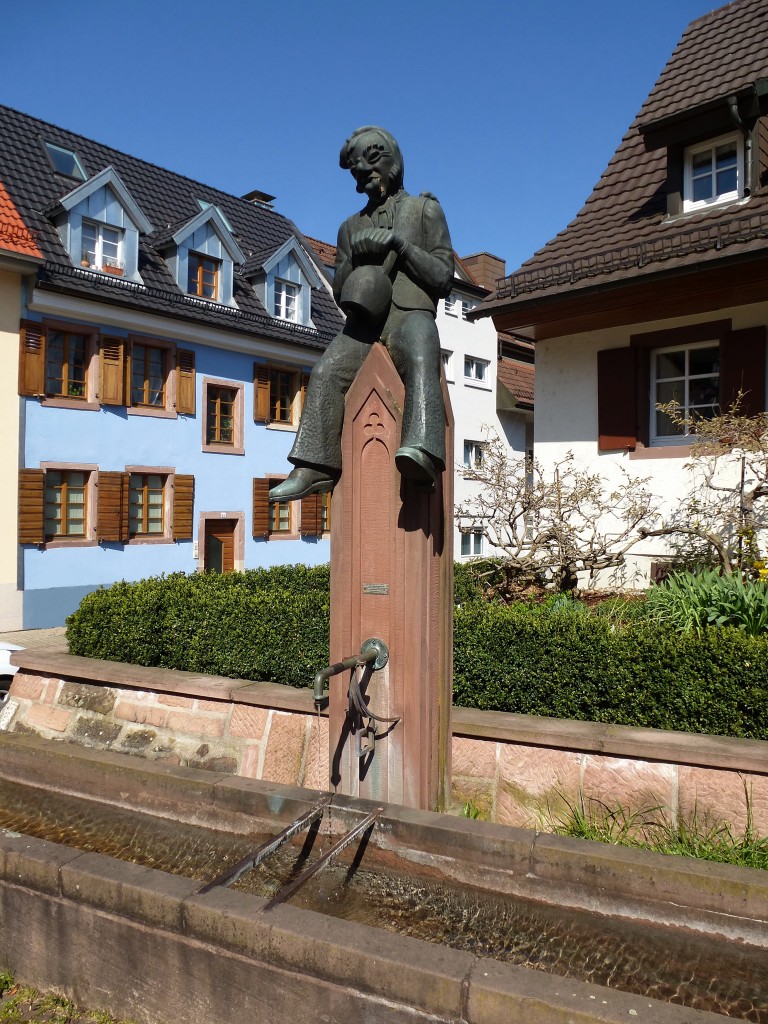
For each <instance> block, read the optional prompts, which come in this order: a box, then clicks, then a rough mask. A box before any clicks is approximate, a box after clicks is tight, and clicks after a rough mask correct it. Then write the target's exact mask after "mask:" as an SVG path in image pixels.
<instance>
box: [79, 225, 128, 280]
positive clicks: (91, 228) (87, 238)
mask: <svg viewBox="0 0 768 1024" xmlns="http://www.w3.org/2000/svg"><path fill="white" fill-rule="evenodd" d="M123 234H124V233H123V231H122V229H121V228H115V227H111V226H110V225H108V224H98V223H96V222H95V221H88V220H83V222H82V226H81V232H80V244H81V246H82V255H81V259H80V266H81V267H90V268H91V269H93V270H102V271H104V272H106V273H109V274H117V275H122V273H123V269H124V263H123Z"/></svg>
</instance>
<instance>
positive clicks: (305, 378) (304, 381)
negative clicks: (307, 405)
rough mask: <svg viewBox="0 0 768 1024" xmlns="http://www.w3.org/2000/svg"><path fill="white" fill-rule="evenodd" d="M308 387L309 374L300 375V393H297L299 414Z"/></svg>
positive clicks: (302, 407)
mask: <svg viewBox="0 0 768 1024" xmlns="http://www.w3.org/2000/svg"><path fill="white" fill-rule="evenodd" d="M308 386H309V374H308V373H302V375H301V388H300V391H299V396H300V400H299V413H301V412H302V411H303V409H304V402H305V401H306V399H307V388H308Z"/></svg>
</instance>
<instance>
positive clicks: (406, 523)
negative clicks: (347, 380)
mask: <svg viewBox="0 0 768 1024" xmlns="http://www.w3.org/2000/svg"><path fill="white" fill-rule="evenodd" d="M443 394H444V398H445V407H446V410H447V419H448V422H447V423H446V456H447V457H446V462H447V469H446V471H445V472H444V473H443V474H442V475H441V477H440V479H439V481H438V484H437V488H436V490H435V492H434V493H433V494H430V493H428V492H427V491H425V490H424V489H420V488H418V487H415V486H414V485H413V484H412V483H409V482H407V481H404V480H402V479H401V477H400V475H399V473H398V472H397V469H396V467H395V460H394V456H395V452H396V451H397V448H398V447H399V443H400V430H401V421H402V408H403V399H404V389H403V384H402V381H401V380H400V377H399V376H398V374H397V372H396V370H395V368H394V366H393V364H392V361H391V359H390V357H389V354H388V352H387V351H386V349H385V348H384V346H382V345H379V344H377V345H375V346H374V347H373V350H372V351H371V354H370V356H369V357H368V359H367V360H366V362H365V365H364V366H363V368H362V370H361V371H360V373H359V374H358V375H357V378H356V380H355V382H354V384H353V385H352V387H351V388H350V390H349V392H348V394H347V399H346V407H345V421H344V432H343V435H342V450H343V460H344V471H343V475H342V478H341V480H340V482H339V484H338V485H337V487H336V489H335V491H334V495H333V501H332V506H331V652H330V653H331V662H338V661H341V660H342V659H344V658H347V657H349V656H350V655H353V654H357V653H359V651H360V648H361V645H362V644H363V643H364V641H366V640H368V639H371V638H376V639H379V640H382V641H383V642H384V644H386V646H387V648H388V649H389V661H388V663H387V665H386V667H385V668H383V669H381V670H379V671H373V672H371V670H370V669H369V668H367V667H366V668H363V669H355V670H354V672H353V673H352V674H351V675H341V676H336V677H333V678H332V679H331V681H330V774H331V788H333V789H336V790H337V791H339V792H341V793H345V794H348V795H353V796H361V797H366V798H370V799H372V800H384V801H389V802H392V803H399V804H405V805H406V806H408V807H415V808H421V809H429V810H439V809H442V808H443V807H444V806H445V805H446V803H447V800H448V796H449V789H450V738H451V731H450V726H451V720H450V716H451V697H452V689H453V544H452V538H453V529H452V523H453V420H452V416H451V412H450V402H449V399H448V395H447V392H446V389H445V385H443ZM355 677H356V678H357V680H358V682H359V684H360V689H361V692H362V694H363V696H364V702H365V703H367V704H368V705H369V706H370V709H371V710H372V711H373V712H374V713H375V714H376V715H378V716H380V717H382V718H398V719H399V721H398V722H397V723H396V724H393V725H387V724H385V723H376V724H375V728H376V735H375V738H374V737H372V735H371V732H370V730H369V731H367V732H366V731H365V730H364V729H362V728H361V727H362V726H364V725H365V722H364V720H361V719H360V717H359V715H358V714H357V713H350V710H349V700H348V691H349V685H350V682H351V680H352V678H355ZM370 746H372V749H369V750H367V751H365V749H364V748H365V747H370ZM361 747H362V748H363V750H364V752H363V754H362V756H358V754H359V753H360V750H361Z"/></svg>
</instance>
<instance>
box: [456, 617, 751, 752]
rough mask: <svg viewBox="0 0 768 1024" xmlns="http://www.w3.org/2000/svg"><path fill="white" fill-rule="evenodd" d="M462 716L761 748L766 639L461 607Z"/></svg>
mask: <svg viewBox="0 0 768 1024" xmlns="http://www.w3.org/2000/svg"><path fill="white" fill-rule="evenodd" d="M454 701H455V703H457V704H460V705H462V706H464V707H475V708H485V709H488V710H493V711H513V712H517V713H519V714H530V715H546V716H549V717H556V718H571V719H577V720H581V721H593V722H608V723H612V724H615V725H634V726H643V727H647V728H653V729H678V730H681V731H683V732H695V733H714V734H719V735H726V736H741V737H750V738H752V739H768V637H760V638H751V637H747V636H745V635H744V634H743V633H742V632H740V631H739V630H737V629H730V628H727V629H709V630H707V631H706V632H705V633H704V635H703V636H700V637H697V636H694V635H681V634H680V633H677V632H675V631H673V630H672V629H670V628H668V627H667V628H664V627H660V626H659V625H658V624H654V623H653V622H650V621H648V620H642V619H641V620H639V621H636V622H628V623H627V624H626V625H624V626H621V627H617V626H616V625H615V624H614V623H612V622H611V621H610V620H609V619H606V618H603V617H600V616H594V615H584V614H573V613H569V612H561V613H557V612H553V613H551V614H542V613H541V611H536V612H533V613H532V612H531V610H530V609H527V608H525V607H523V606H515V607H503V606H500V605H493V604H471V605H469V606H467V607H463V608H461V609H459V610H458V611H457V612H456V615H455V618H454Z"/></svg>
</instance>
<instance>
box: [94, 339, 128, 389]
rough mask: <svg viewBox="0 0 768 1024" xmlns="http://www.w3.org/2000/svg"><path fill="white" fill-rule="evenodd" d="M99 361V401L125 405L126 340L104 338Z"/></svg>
mask: <svg viewBox="0 0 768 1024" xmlns="http://www.w3.org/2000/svg"><path fill="white" fill-rule="evenodd" d="M100 356H101V358H100V361H99V402H100V403H101V404H102V405H125V342H124V341H123V340H122V339H121V338H102V339H101V346H100Z"/></svg>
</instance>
